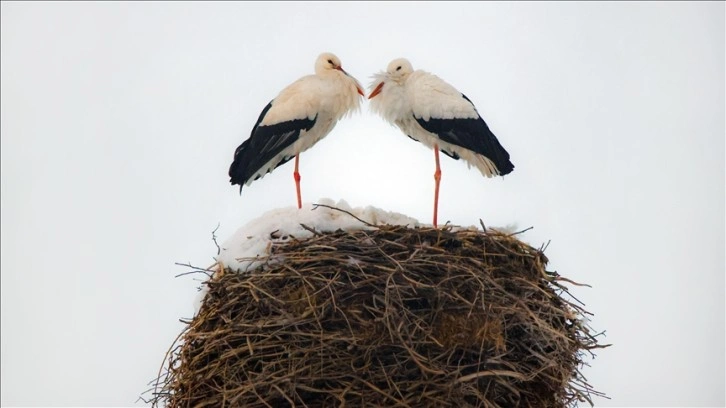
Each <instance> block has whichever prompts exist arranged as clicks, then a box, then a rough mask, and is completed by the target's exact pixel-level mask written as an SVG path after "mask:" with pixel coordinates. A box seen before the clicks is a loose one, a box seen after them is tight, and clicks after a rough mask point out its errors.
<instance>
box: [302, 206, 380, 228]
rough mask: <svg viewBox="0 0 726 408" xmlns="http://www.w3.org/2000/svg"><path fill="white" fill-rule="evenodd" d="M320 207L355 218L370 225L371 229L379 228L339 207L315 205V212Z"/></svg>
mask: <svg viewBox="0 0 726 408" xmlns="http://www.w3.org/2000/svg"><path fill="white" fill-rule="evenodd" d="M318 207H326V208H330V209H331V210H337V211H340V212H343V213H346V214H348V215H350V216H351V217H353V218H355V219H356V220H358V221H360V222H362V223H363V224H365V225H368V226H369V227H377V225H373V224H371V223H369V222H367V221H364V220H362V219H360V218H358V217H356V216H355V215H353V213H351V212H350V211H346V210H342V209H340V208H337V207H331V206H329V205H325V204H313V210H315V209H317V208H318Z"/></svg>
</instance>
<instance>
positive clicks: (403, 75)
mask: <svg viewBox="0 0 726 408" xmlns="http://www.w3.org/2000/svg"><path fill="white" fill-rule="evenodd" d="M374 78H375V79H374V81H373V83H372V84H371V89H372V92H371V93H370V96H368V99H370V100H371V109H372V110H373V111H374V112H376V113H378V114H379V115H380V116H382V117H383V118H384V119H385V120H387V121H388V122H390V123H392V124H394V125H396V126H397V127H398V128H399V129H401V131H403V133H405V134H406V135H407V136H408V137H410V138H411V139H413V140H415V141H418V142H421V143H423V144H424V145H426V146H428V147H430V148H432V149H433V150H434V154H435V157H436V171H435V173H434V179H435V189H434V217H433V218H434V219H433V224H434V226H436V225H437V218H438V202H439V183H440V182H441V167H440V164H439V150H441V151H442V152H443V153H444V154H446V155H448V156H450V157H451V158H453V159H456V160H458V159H460V158H461V159H464V161H466V162H467V164H468V165H469V166H472V165H473V166H474V167H476V168H477V169H479V171H480V172H481V173H482V174H483V175H484V176H486V177H493V176H497V175H502V176H503V175H505V174H509V173H510V172H512V170H514V165H513V164H512V162H510V161H509V153H507V151H506V150H505V149H504V148H503V147H502V145H501V144H500V143H499V141H498V140H497V138H496V136H494V134H493V133H492V132H491V130H490V129H489V127H488V126H487V124H486V123H485V122H484V120H483V119H482V118H481V116H480V115H479V113H478V112H477V110H476V108H475V107H474V104H473V103H472V102H471V101H470V100H469V98H467V97H466V96H465V95H464V94H462V93H461V92H459V91H457V90H456V89H455V88H454V87H453V86H451V85H449V84H448V83H446V82H445V81H443V80H442V79H441V78H439V77H437V76H435V75H432V74H430V73H428V72H425V71H421V70H417V71H414V70H413V67H412V66H411V63H410V62H408V60H406V59H405V58H400V59H396V60H393V61H391V63H390V64H388V68H387V69H386V71H385V72H381V73H379V74H376V75H374ZM363 96H365V93H364V92H363V89H362V88H361V86H360V84H359V83H358V81H357V80H356V79H355V78H353V77H352V76H350V75H349V74H348V73H347V72H346V71H345V70H343V67H342V65H341V62H340V59H338V57H336V56H335V55H333V54H331V53H323V54H321V55H320V56H318V59H317V60H316V62H315V75H308V76H305V77H302V78H300V79H298V80H297V81H295V82H293V83H292V84H290V85H289V86H287V87H286V88H285V89H283V90H282V92H280V93H279V94H278V95H277V97H275V99H273V100H272V101H271V102H270V103H269V104H267V106H266V107H265V108H264V109H263V110H262V113H261V114H260V117H259V118H258V119H257V123H255V126H254V127H253V128H252V133H251V135H250V137H249V138H248V139H247V140H245V141H244V142H243V143H242V144H241V145H240V146H239V147H238V148H237V149H236V150H235V152H234V161H233V162H232V165H231V166H230V168H229V176H230V182H231V183H232V184H233V185H235V184H238V185H239V186H240V192H241V191H242V186H243V185H249V184H251V183H252V182H253V181H254V180H257V179H259V178H262V177H264V176H265V174H267V173H270V172H272V171H273V170H274V169H275V168H277V167H279V166H281V165H282V164H284V163H287V162H288V161H290V160H291V159H292V158H295V170H294V172H293V176H294V178H295V188H296V191H297V205H298V208H301V207H302V199H301V194H300V173H299V172H298V164H299V161H300V153H302V152H304V151H305V150H307V149H309V148H310V147H312V146H313V145H314V144H315V143H317V142H318V141H319V140H320V139H322V138H323V137H325V136H326V135H327V134H328V133H330V131H331V130H332V129H333V127H335V124H336V123H337V122H338V121H339V120H340V119H341V118H343V116H345V115H346V114H348V113H351V112H352V111H354V110H357V109H359V108H360V99H361V97H363Z"/></svg>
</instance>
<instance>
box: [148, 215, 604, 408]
mask: <svg viewBox="0 0 726 408" xmlns="http://www.w3.org/2000/svg"><path fill="white" fill-rule="evenodd" d="M546 264H547V258H546V257H545V255H544V253H543V252H542V250H541V249H539V250H538V249H534V248H532V247H531V246H529V245H527V244H525V243H523V242H521V241H520V240H518V239H517V238H516V237H515V235H514V234H509V235H508V234H503V233H499V232H495V231H491V230H489V231H487V232H483V231H475V230H459V231H453V230H452V229H450V228H444V229H433V228H416V229H411V228H407V227H402V226H382V227H378V228H376V229H373V230H358V231H337V232H334V233H315V236H314V237H312V238H309V239H304V240H296V239H294V238H293V237H290V239H288V240H285V241H284V242H279V241H278V242H277V243H275V244H274V245H273V246H272V248H271V256H270V258H269V259H268V261H267V262H266V263H265V264H264V265H263V266H262V267H260V268H259V269H258V270H256V271H254V272H253V273H251V274H239V273H233V272H231V271H229V270H224V269H221V270H220V271H219V272H218V273H216V274H214V276H213V277H212V278H211V279H209V280H208V281H206V282H205V284H206V285H207V286H208V290H209V291H208V293H207V295H206V297H205V298H204V301H203V304H202V307H201V309H200V310H199V313H198V314H197V316H195V317H194V318H193V319H192V320H191V321H190V322H188V326H187V327H186V328H185V329H184V331H183V332H182V334H181V335H180V337H179V338H178V341H177V342H175V344H174V346H173V349H172V350H171V351H170V353H169V354H168V355H167V363H166V365H167V370H166V372H165V373H164V374H163V375H161V376H160V378H159V380H158V382H157V385H156V389H155V391H154V394H153V395H154V398H153V400H152V401H153V405H154V406H158V405H166V406H169V407H206V406H210V407H223V406H224V407H227V406H228V407H237V406H249V407H265V406H266V407H285V406H308V407H318V406H350V407H380V406H401V407H409V406H410V407H419V406H436V407H445V406H451V407H469V406H472V407H519V406H522V407H566V406H575V405H576V404H577V402H578V401H587V402H589V403H590V404H592V401H591V396H592V395H602V394H600V393H598V392H597V391H595V390H593V388H592V387H591V386H590V385H589V384H587V382H586V381H585V379H584V378H583V376H582V375H581V373H580V368H581V367H582V366H583V364H585V362H584V360H583V359H584V357H586V356H587V353H589V354H590V355H592V353H593V349H595V348H598V347H602V346H601V345H598V343H597V339H596V336H595V335H593V334H591V332H590V329H589V327H588V325H587V318H586V315H587V314H588V313H587V312H586V311H585V310H584V309H583V308H582V305H581V304H580V305H578V302H577V300H576V299H574V297H571V296H569V293H568V292H567V289H566V287H565V286H564V282H569V283H572V284H574V282H571V281H569V280H567V279H564V278H563V277H561V276H559V275H558V274H557V273H555V272H548V271H546V269H545V265H546ZM566 298H567V299H566Z"/></svg>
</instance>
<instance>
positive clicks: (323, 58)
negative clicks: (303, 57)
mask: <svg viewBox="0 0 726 408" xmlns="http://www.w3.org/2000/svg"><path fill="white" fill-rule="evenodd" d="M335 71H339V72H342V73H343V74H345V76H347V77H348V78H350V80H352V81H353V83H354V84H355V87H356V89H357V91H358V93H359V94H360V95H361V96H365V94H364V93H363V88H361V86H360V84H359V83H358V80H356V79H355V78H353V77H352V76H350V75H349V74H348V73H347V72H345V70H344V69H343V64H342V63H341V62H340V58H338V57H337V56H336V55H335V54H333V53H332V52H324V53H322V54H320V55H319V56H318V59H317V60H316V61H315V73H316V74H317V75H329V74H330V73H334V72H335Z"/></svg>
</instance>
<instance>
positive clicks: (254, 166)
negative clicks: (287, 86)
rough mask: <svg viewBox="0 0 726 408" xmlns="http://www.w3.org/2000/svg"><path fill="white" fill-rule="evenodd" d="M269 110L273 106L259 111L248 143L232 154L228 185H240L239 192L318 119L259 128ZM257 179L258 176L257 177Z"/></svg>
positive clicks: (281, 161)
mask: <svg viewBox="0 0 726 408" xmlns="http://www.w3.org/2000/svg"><path fill="white" fill-rule="evenodd" d="M271 107H272V102H270V103H269V104H267V106H266V107H265V109H263V110H262V113H261V114H260V117H259V118H258V119H257V123H255V127H254V128H252V133H251V134H250V137H249V139H247V140H245V141H244V142H243V143H242V144H241V145H239V147H237V149H236V150H235V152H234V160H233V161H232V164H231V165H230V167H229V177H230V183H232V185H235V184H239V186H240V192H241V191H242V186H244V185H245V183H247V182H248V181H249V179H250V178H251V177H252V176H253V175H254V174H255V173H257V172H258V171H259V170H260V168H262V166H264V165H265V164H267V163H268V162H269V161H270V160H272V159H273V158H274V157H275V156H277V155H278V154H280V152H282V151H283V150H284V149H285V148H287V147H288V146H290V145H291V144H293V143H295V141H296V140H297V139H298V138H299V137H300V132H301V131H303V130H305V131H308V130H310V129H311V128H312V127H313V126H314V125H315V120H316V119H317V116H316V117H315V118H313V119H307V118H306V119H295V120H289V121H286V122H280V123H276V124H274V125H266V126H262V125H260V123H261V122H262V120H263V119H264V117H265V114H267V111H269V110H270V108H271ZM290 159H292V156H290V157H283V158H282V159H281V160H280V162H279V163H277V164H276V165H275V167H274V168H272V169H270V172H271V171H272V170H274V169H276V168H277V167H279V166H281V165H283V164H285V163H287V162H288V161H289V160H290ZM257 178H259V176H258V177H257Z"/></svg>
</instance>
